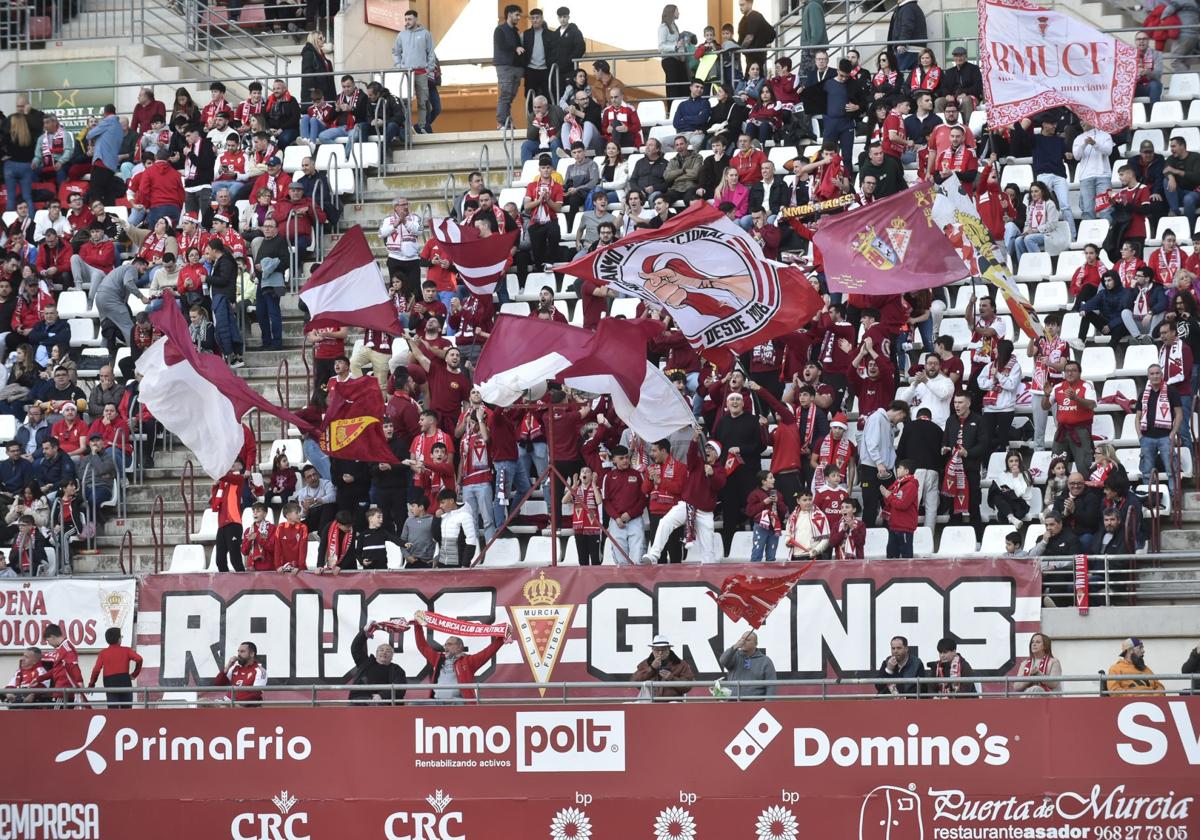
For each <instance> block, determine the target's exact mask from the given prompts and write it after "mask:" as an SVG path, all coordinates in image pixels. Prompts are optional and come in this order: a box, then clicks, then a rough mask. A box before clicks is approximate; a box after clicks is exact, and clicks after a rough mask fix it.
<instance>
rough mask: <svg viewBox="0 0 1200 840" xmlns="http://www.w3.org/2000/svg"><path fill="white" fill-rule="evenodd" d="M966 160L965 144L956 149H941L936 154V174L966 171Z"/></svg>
mask: <svg viewBox="0 0 1200 840" xmlns="http://www.w3.org/2000/svg"><path fill="white" fill-rule="evenodd" d="M966 160H967V146H966V144H965V143H964V144H963V145H961V146H959V147H958V148H957V149H955V148H949V149H942V151H941V152H940V153H939V154H938V159H937V170H938V172H962V171H963V170H964V169H966V165H965V164H966Z"/></svg>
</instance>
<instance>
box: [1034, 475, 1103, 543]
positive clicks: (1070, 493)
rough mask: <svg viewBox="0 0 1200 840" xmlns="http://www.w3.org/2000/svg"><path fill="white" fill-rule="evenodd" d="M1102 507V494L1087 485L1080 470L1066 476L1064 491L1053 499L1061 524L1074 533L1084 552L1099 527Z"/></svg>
mask: <svg viewBox="0 0 1200 840" xmlns="http://www.w3.org/2000/svg"><path fill="white" fill-rule="evenodd" d="M1102 508H1103V494H1102V493H1101V491H1100V490H1099V489H1097V488H1095V487H1088V486H1087V482H1086V480H1085V479H1084V477H1083V473H1080V472H1073V473H1071V475H1070V476H1068V478H1067V489H1066V491H1065V492H1064V493H1062V494H1061V495H1060V496H1059V497H1058V498H1057V499H1055V501H1054V509H1055V511H1057V512H1058V513H1059V514H1060V515H1061V517H1062V520H1063V524H1064V525H1065V527H1066V528H1067V529H1068V530H1070V531H1071V532H1072V533H1073V534H1074V535H1075V538H1076V539H1077V540H1078V541H1079V544H1080V546H1082V549H1083V551H1085V552H1086V551H1088V550H1089V549H1090V548H1091V543H1092V537H1093V536H1094V535H1095V533H1096V531H1097V530H1098V529H1099V528H1100V513H1101V510H1102ZM1047 530H1049V526H1047Z"/></svg>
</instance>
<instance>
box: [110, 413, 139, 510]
mask: <svg viewBox="0 0 1200 840" xmlns="http://www.w3.org/2000/svg"><path fill="white" fill-rule="evenodd" d="M127 442H129V437H128V435H127V433H126V430H125V429H118V430H117V433H116V434H115V435H113V442H112V446H111V449H113V450H116V451H119V452H120V453H121V455H122V458H121V460H122V463H121V464H120V466H119V467H118V469H117V475H116V477H115V478H114V479H113V499H114V501H116V503H117V516H119V517H120V518H121V519H124V518H125V517H126V513H127V510H128V506H127V503H126V500H125V486H126V483H127V482H128V480H129V477H128V470H129V467H130V466H132V463H133V462H132V460H126V459H127V458H128V457H130V456H129V455H128V453H126V452H125V444H126V443H127ZM130 448H131V449H135V448H136V447H130ZM113 465H114V466H116V465H117V456H116V455H115V454H114V455H113Z"/></svg>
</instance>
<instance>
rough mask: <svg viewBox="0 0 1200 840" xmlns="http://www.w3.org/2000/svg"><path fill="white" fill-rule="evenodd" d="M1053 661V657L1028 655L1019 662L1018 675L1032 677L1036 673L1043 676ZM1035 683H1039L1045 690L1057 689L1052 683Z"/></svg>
mask: <svg viewBox="0 0 1200 840" xmlns="http://www.w3.org/2000/svg"><path fill="white" fill-rule="evenodd" d="M1053 661H1054V660H1053V658H1052V657H1049V656H1043V657H1042V658H1041V659H1034V658H1033V657H1030V658H1029V659H1026V660H1025V661H1024V662H1023V663H1022V664H1021V670H1020V671H1019V672H1018V676H1022V677H1032V676H1034V675H1035V674H1036V675H1037V676H1039V677H1044V676H1046V675H1047V674H1049V673H1050V663H1051V662H1053ZM1037 685H1040V686H1041V687H1042V688H1043V689H1045V690H1046V691H1057V690H1058V686H1057V685H1056V684H1054V683H1037Z"/></svg>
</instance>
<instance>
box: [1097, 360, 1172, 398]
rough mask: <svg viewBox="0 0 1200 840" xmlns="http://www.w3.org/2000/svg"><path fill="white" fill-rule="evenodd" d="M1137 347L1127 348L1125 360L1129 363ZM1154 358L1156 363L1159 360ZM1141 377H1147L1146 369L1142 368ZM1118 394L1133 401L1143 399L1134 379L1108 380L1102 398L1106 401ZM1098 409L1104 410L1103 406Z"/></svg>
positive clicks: (1101, 393)
mask: <svg viewBox="0 0 1200 840" xmlns="http://www.w3.org/2000/svg"><path fill="white" fill-rule="evenodd" d="M1137 346H1138V345H1133V346H1132V347H1127V348H1126V349H1125V360H1126V361H1129V351H1130V350H1132V349H1134V348H1135V347H1137ZM1149 349H1150V350H1154V348H1153V347H1149ZM1154 358H1155V361H1157V360H1158V356H1157V354H1156V355H1155V357H1154ZM1139 375H1140V376H1145V375H1146V368H1142V372H1141V373H1140V374H1139ZM1116 394H1123V395H1124V396H1125V398H1126V399H1128V400H1131V401H1133V400H1136V399H1139V398H1140V397H1141V394H1142V392H1141V391H1140V390H1138V387H1137V385H1136V384H1135V383H1134V381H1133V380H1132V379H1124V378H1112V379H1109V380H1107V381H1106V382H1105V383H1104V388H1103V390H1102V391H1101V392H1100V398H1101V399H1104V398H1105V397H1111V396H1114V395H1116ZM1097 408H1103V406H1097Z"/></svg>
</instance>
